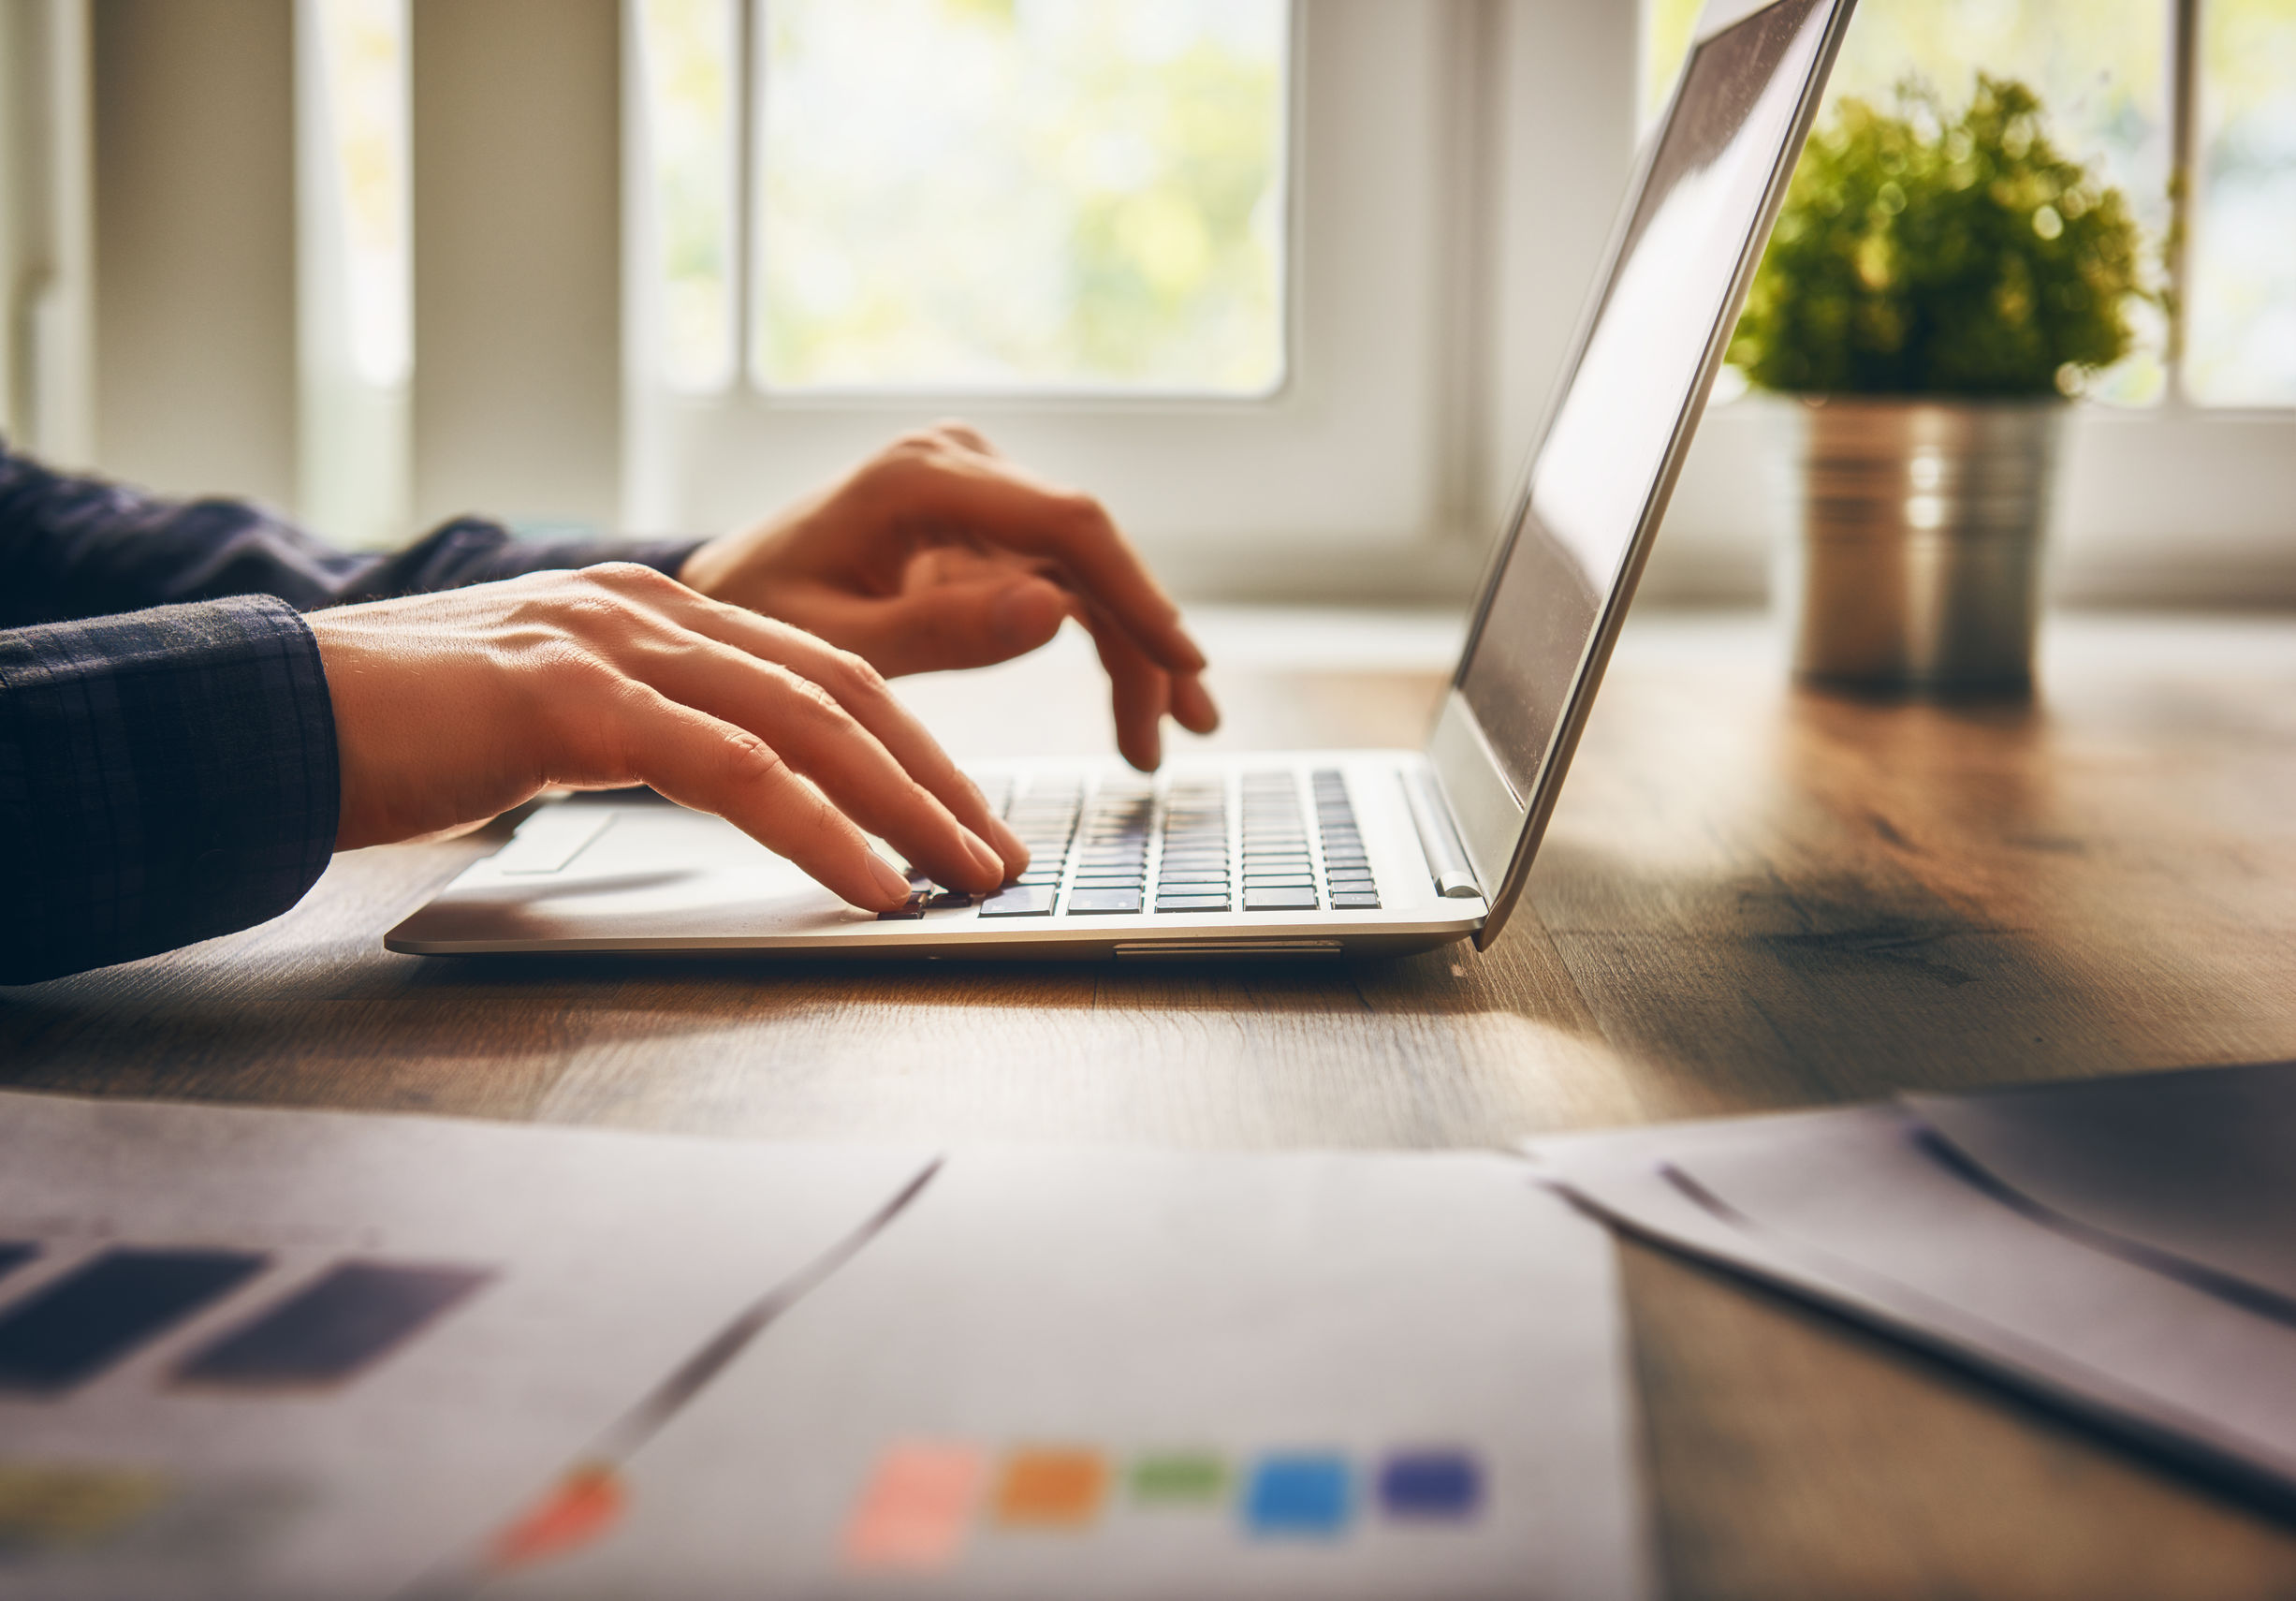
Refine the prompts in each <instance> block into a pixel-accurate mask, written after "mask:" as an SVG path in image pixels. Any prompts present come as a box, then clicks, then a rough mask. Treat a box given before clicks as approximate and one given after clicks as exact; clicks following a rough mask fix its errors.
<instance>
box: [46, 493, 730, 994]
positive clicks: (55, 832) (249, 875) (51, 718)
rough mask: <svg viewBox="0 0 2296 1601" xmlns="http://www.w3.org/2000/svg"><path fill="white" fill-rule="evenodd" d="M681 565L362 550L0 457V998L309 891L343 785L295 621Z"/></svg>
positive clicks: (608, 556)
mask: <svg viewBox="0 0 2296 1601" xmlns="http://www.w3.org/2000/svg"><path fill="white" fill-rule="evenodd" d="M692 550H693V546H692V545H691V544H690V543H686V544H642V545H641V544H633V543H607V542H603V541H565V542H559V543H545V542H531V541H518V540H514V539H513V538H512V537H511V536H510V535H509V534H508V533H507V532H506V531H505V530H504V529H503V528H501V527H500V526H499V525H497V524H495V523H491V522H487V521H481V520H479V519H475V518H463V519H459V520H457V521H453V522H449V523H447V524H446V525H445V526H444V527H442V528H440V529H438V530H437V531H436V532H435V533H433V534H431V535H430V536H428V537H427V538H425V539H423V540H421V541H419V542H418V543H417V544H416V545H414V546H413V547H411V548H409V549H408V550H406V551H400V552H396V553H394V554H390V555H354V554H348V553H345V552H343V551H335V550H332V549H330V548H329V547H328V546H326V545H324V544H322V543H321V542H320V541H318V540H316V539H314V538H313V537H312V536H309V535H308V534H305V533H304V532H303V531H302V530H300V529H299V528H297V527H295V526H294V525H293V524H291V523H288V522H286V521H283V520H281V519H279V518H276V517H273V516H271V515H270V514H269V513H266V512H264V511H262V510H260V509H258V508H256V507H250V506H246V505H243V504H241V503H239V502H236V501H220V500H206V501H192V502H175V501H163V500H156V499H153V498H151V497H148V496H144V495H140V494H138V493H136V492H133V491H129V490H125V489H123V488H121V487H119V486H117V485H114V484H110V483H107V482H104V481H103V480H101V479H96V478H87V477H74V476H71V475H68V474H62V473H56V472H52V471H51V470H49V469H47V468H45V467H42V466H40V465H38V464H37V463H34V462H31V461H29V460H27V459H25V458H23V457H22V456H17V455H14V454H12V453H9V452H7V450H6V449H5V448H0V830H4V832H0V838H6V839H7V841H8V842H9V847H8V849H7V852H6V853H5V854H0V885H5V887H6V889H5V893H0V909H4V910H5V912H6V914H7V915H6V917H5V918H0V983H26V982H30V981H32V980H34V979H38V978H46V977H54V976H56V975H58V974H64V973H75V972H79V971H81V970H82V969H85V968H89V967H97V966H103V965H105V964H107V963H110V962H125V961H128V960H129V959H131V958H134V957H138V956H145V955H149V954H151V953H153V952H154V951H159V950H167V949H171V948H173V947H176V946H180V945H186V944H189V943H191V942H192V941H194V940H199V939H206V938H209V937H211V936H212V935H215V934H219V933H229V932H230V931H232V930H234V929H241V928H245V927H248V926H249V925H251V924H254V923H257V922H261V921H263V920H264V919H265V918H271V917H275V916H277V915H278V914H279V913H281V912H283V911H285V910H286V909H287V908H288V907H289V906H292V905H293V904H294V903H296V902H297V901H298V900H300V899H301V897H302V895H303V893H304V891H305V890H307V889H310V888H311V886H312V885H313V884H314V882H315V881H316V880H317V878H318V876H319V874H320V873H321V872H323V871H324V870H325V869H326V866H327V861H328V858H329V856H330V855H331V854H332V852H333V849H334V842H335V825H336V818H337V813H338V809H339V795H338V790H337V784H338V782H339V774H338V768H337V761H336V754H335V727H334V713H333V709H332V705H331V703H330V702H329V698H328V693H327V678H326V674H325V672H324V670H323V668H322V667H321V665H320V660H319V651H318V644H317V641H316V640H315V639H314V638H313V636H312V633H311V629H310V628H309V626H307V625H306V624H304V622H303V620H302V618H301V617H300V615H299V613H300V612H301V611H304V610H312V609H314V608H317V607H322V606H329V605H334V604H337V603H340V602H344V601H355V600H370V599H380V598H383V597H385V596H387V595H406V594H413V593H417V592H419V591H427V590H440V589H452V588H458V587H460V586H461V585H464V584H471V583H481V582H485V581H487V580H490V579H500V578H509V577H513V576H515V575H517V574H519V573H524V572H537V571H542V570H544V569H547V568H551V567H570V566H584V565H592V564H594V563H598V562H603V561H618V560H619V561H640V562H644V563H646V564H647V565H651V566H656V567H659V568H661V569H662V570H663V571H665V572H673V573H674V572H675V571H677V569H678V567H679V566H680V565H681V564H682V563H683V561H684V559H685V556H686V555H687V553H688V552H690V551H692ZM110 613H127V615H109V614H110Z"/></svg>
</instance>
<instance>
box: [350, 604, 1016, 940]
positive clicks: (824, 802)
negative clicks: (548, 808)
mask: <svg viewBox="0 0 2296 1601" xmlns="http://www.w3.org/2000/svg"><path fill="white" fill-rule="evenodd" d="M309 622H310V624H311V630H312V632H313V633H314V635H316V636H317V637H318V642H319V656H320V660H321V662H322V663H323V664H324V665H325V668H326V670H327V687H328V693H329V696H330V697H331V698H332V699H333V702H334V712H335V738H336V746H337V749H338V752H339V753H340V757H341V762H342V771H343V805H342V817H341V827H340V829H339V831H338V833H337V835H336V841H335V843H336V845H337V847H338V848H339V849H344V850H348V849H352V848H354V847H357V846H359V845H381V844H385V843H387V842H388V841H392V840H403V839H414V838H418V837H421V836H423V835H427V834H435V833H439V832H442V831H445V830H450V829H453V828H456V827H458V826H460V825H462V824H465V823H470V822H475V821H479V820H482V819H484V818H487V817H491V816H494V815H497V814H498V813H501V812H504V811H506V810H508V809H509V808H510V807H512V806H515V805H517V804H518V803H519V802H520V801H525V800H527V799H528V798H529V797H531V796H533V795H534V794H535V793H536V792H537V791H539V790H541V789H543V788H545V787H548V786H568V787H573V788H590V789H595V788H614V787H619V786H624V785H632V784H650V785H651V786H653V787H654V788H655V789H658V790H660V791H661V792H662V793H663V794H664V795H666V796H668V797H669V798H670V799H671V800H673V801H680V802H681V803H683V804H685V805H688V806H692V807H695V808H697V809H699V810H702V811H706V812H714V813H716V814H717V815H720V816H722V817H724V818H725V819H726V820H727V821H728V822H731V823H733V824H735V825H736V826H737V827H739V829H741V830H742V831H743V832H745V833H748V834H750V835H752V836H753V837H754V838H755V839H756V840H757V841H758V842H759V843H760V844H762V845H766V846H768V848H769V849H772V850H775V851H778V852H780V853H781V854H782V855H783V856H785V857H787V858H788V859H790V860H792V861H793V862H795V863H797V866H799V867H800V868H802V869H804V870H805V871H806V872H807V873H810V874H812V875H813V876H814V877H815V878H817V879H819V880H820V881H821V882H822V883H824V884H826V886H828V887H829V889H833V890H835V891H836V892H837V893H838V894H840V895H841V896H843V897H844V898H845V899H846V900H847V901H850V902H852V903H854V904H855V905H856V906H866V907H868V908H870V910H873V911H886V910H890V909H891V908H892V907H894V906H897V905H899V904H900V903H901V902H902V901H903V900H904V899H905V898H906V897H907V896H908V894H909V885H908V882H907V881H906V880H905V879H904V878H903V877H902V875H901V874H899V872H898V871H896V870H895V869H894V867H893V866H892V864H890V863H889V862H887V861H886V860H885V859H884V858H883V857H881V856H879V855H878V854H877V853H876V852H875V851H873V850H871V849H870V845H869V843H868V841H867V840H865V839H864V838H863V837H862V835H863V831H864V830H867V831H868V832H870V833H873V834H876V835H879V836H880V837H882V838H883V839H885V841H887V842H888V843H889V844H891V845H893V846H894V848H895V849H897V850H899V851H901V852H902V853H903V854H904V855H906V856H907V857H908V859H910V860H911V861H912V862H914V863H915V864H916V865H917V866H919V867H921V868H923V869H925V870H926V871H927V872H929V873H930V874H932V875H933V877H934V879H935V880H936V881H938V882H939V883H942V884H945V885H948V886H949V887H951V888H952V889H969V890H973V891H976V892H985V891H987V890H991V889H995V888H996V887H997V886H998V885H1000V884H1002V883H1003V882H1004V881H1005V880H1006V878H1007V877H1008V876H1014V875H1017V874H1019V873H1020V872H1021V871H1022V870H1023V869H1024V868H1025V867H1026V866H1027V865H1028V860H1029V853H1028V849H1027V847H1026V846H1024V845H1022V844H1021V843H1020V840H1019V838H1018V836H1016V834H1014V832H1013V831H1012V830H1010V829H1009V828H1007V827H1005V825H1004V824H1003V823H1002V821H1001V820H999V819H998V818H997V817H996V816H995V815H992V814H991V813H990V811H989V809H988V804H987V801H984V800H983V799H982V797H981V792H980V791H979V790H978V789H976V788H975V787H973V782H972V780H970V779H968V778H967V777H965V775H964V774H963V773H962V772H960V771H958V769H957V766H956V764H955V763H953V762H951V761H950V760H949V758H948V756H946V755H945V754H944V753H943V751H942V749H941V747H940V746H939V745H938V744H936V743H935V742H934V741H933V738H932V736H931V735H929V734H928V733H927V732H926V731H925V729H924V728H923V727H922V726H921V725H919V724H918V723H917V722H916V720H915V719H914V718H913V717H912V716H910V714H909V713H908V712H906V711H905V710H903V709H902V707H901V705H900V703H899V701H898V700H896V699H894V698H893V696H892V695H891V693H890V692H889V691H888V690H887V689H886V688H885V681H884V680H883V679H882V678H880V677H879V676H878V674H877V672H876V670H875V669H874V668H871V667H870V665H869V664H868V663H867V662H865V661H863V660H861V659H860V658H859V657H857V656H855V655H852V654H848V653H846V652H844V651H841V650H838V649H836V648H834V647H833V646H830V645H827V644H826V643H824V642H823V641H822V640H820V639H814V638H813V637H812V636H811V635H809V634H806V633H804V632H802V631H800V630H799V629H797V628H794V627H792V626H790V625H789V624H786V623H781V622H775V621H772V620H770V619H768V618H763V617H759V616H756V615H755V614H753V613H752V612H749V611H745V610H742V609H741V608H739V607H736V606H727V605H723V604H720V603H719V602H717V601H713V600H709V599H706V598H705V597H703V596H701V595H696V594H695V593H694V592H693V591H692V590H690V589H687V588H686V587H685V586H683V585H682V584H680V583H679V582H677V581H676V580H672V579H669V578H665V577H664V576H663V575H662V574H660V573H658V572H655V571H654V570H653V569H651V567H641V566H633V565H626V564H616V565H606V566H597V567H591V568H589V569H587V570H585V571H582V572H556V573H534V574H531V575H529V576H527V577H525V578H519V579H512V580H507V581H505V582H502V583H489V584H478V585H475V586H473V587H471V588H469V589H460V590H452V591H448V592H447V593H446V594H442V595H412V596H409V597H407V598H405V599H402V600H385V601H378V602H375V603H374V604H373V605H367V606H344V607H337V608H335V609H333V610H325V611H316V612H314V613H312V614H311V616H310V618H309Z"/></svg>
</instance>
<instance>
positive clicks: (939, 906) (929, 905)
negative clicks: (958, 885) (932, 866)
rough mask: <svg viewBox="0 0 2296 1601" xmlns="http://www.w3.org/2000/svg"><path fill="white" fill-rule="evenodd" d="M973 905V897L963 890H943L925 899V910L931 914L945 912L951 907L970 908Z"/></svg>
mask: <svg viewBox="0 0 2296 1601" xmlns="http://www.w3.org/2000/svg"><path fill="white" fill-rule="evenodd" d="M971 904H973V897H972V896H970V895H968V894H966V893H965V892H964V891H963V890H962V889H942V890H939V891H936V892H935V893H933V894H930V895H928V896H926V897H925V909H926V910H927V911H929V912H939V911H944V910H946V909H947V908H949V907H951V906H970V905H971Z"/></svg>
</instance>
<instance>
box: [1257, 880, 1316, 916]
mask: <svg viewBox="0 0 2296 1601" xmlns="http://www.w3.org/2000/svg"><path fill="white" fill-rule="evenodd" d="M1316 904H1317V903H1316V899H1315V889H1314V888H1313V887H1312V886H1310V887H1309V888H1306V889H1258V888H1255V887H1253V886H1251V885H1249V884H1247V885H1245V886H1244V910H1245V911H1247V912H1312V911H1314V910H1315V909H1316Z"/></svg>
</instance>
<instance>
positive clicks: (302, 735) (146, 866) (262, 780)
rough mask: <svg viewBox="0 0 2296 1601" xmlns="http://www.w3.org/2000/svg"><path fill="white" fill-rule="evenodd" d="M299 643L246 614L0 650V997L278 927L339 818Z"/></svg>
mask: <svg viewBox="0 0 2296 1601" xmlns="http://www.w3.org/2000/svg"><path fill="white" fill-rule="evenodd" d="M338 784H339V779H338V773H337V765H336V748H335V727H334V719H333V713H332V712H331V709H330V706H329V697H328V691H327V682H326V677H325V674H324V672H323V670H322V668H321V666H320V661H319V654H318V648H317V645H316V643H315V642H314V639H313V638H312V634H311V630H310V628H309V626H308V625H307V624H304V623H303V621H302V620H301V619H300V617H298V616H296V615H295V614H294V612H293V611H292V610H289V609H288V608H287V607H286V606H285V604H283V603H282V602H280V601H278V600H275V599H270V598H244V599H234V600H225V601H218V602H212V603H209V604H205V605H198V606H182V607H169V608H167V609H164V610H154V611H144V612H139V613H136V614H133V615H130V616H124V617H109V618H103V619H100V620H98V621H95V622H90V623H74V624H57V625H53V626H47V627H35V628H20V629H15V630H11V631H7V632H0V838H5V839H6V840H7V842H8V847H7V852H6V853H5V855H4V856H0V886H4V887H5V888H4V889H0V904H4V905H6V906H7V908H8V917H7V918H6V919H5V921H0V983H27V982H30V981H33V980H35V979H39V978H46V977H54V976H56V975H59V974H64V973H73V972H78V971H80V970H82V969H84V968H89V967H98V966H104V965H107V964H109V963H111V962H125V961H128V960H130V959H132V958H135V957H139V956H145V955H149V954H151V953H153V952H154V951H159V950H167V949H170V948H172V947H176V946H180V945H187V944H189V943H191V942H192V941H194V940H200V939H207V938H210V937H212V936H213V935H216V934H220V933H229V932H231V931H232V930H235V929H241V928H245V927H248V926H250V925H252V924H255V923H258V922H261V921H263V920H265V919H266V918H271V917H275V916H277V915H278V914H279V913H281V912H283V911H285V910H286V909H287V908H288V907H289V906H292V905H293V904H294V903H296V902H297V901H298V900H300V898H301V897H302V895H303V893H304V891H305V890H307V889H310V887H311V886H312V884H314V882H316V880H317V878H318V876H319V874H320V873H322V872H323V871H324V870H325V869H326V866H327V861H328V858H329V854H330V853H331V852H332V850H333V848H334V842H335V830H336V823H337V816H338V811H339V803H340V798H339V791H338Z"/></svg>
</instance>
